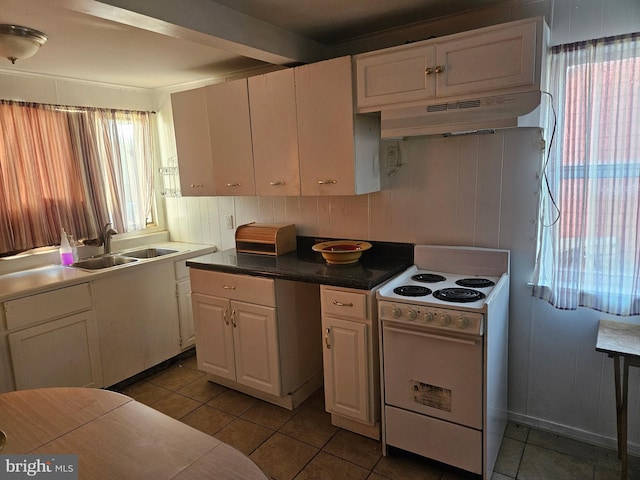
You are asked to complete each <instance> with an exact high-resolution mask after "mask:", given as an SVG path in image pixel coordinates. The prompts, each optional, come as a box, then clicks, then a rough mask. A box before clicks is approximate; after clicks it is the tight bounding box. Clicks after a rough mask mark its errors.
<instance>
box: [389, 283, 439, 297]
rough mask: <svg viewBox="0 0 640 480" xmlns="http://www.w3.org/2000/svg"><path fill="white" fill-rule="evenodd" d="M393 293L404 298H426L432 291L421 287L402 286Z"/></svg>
mask: <svg viewBox="0 0 640 480" xmlns="http://www.w3.org/2000/svg"><path fill="white" fill-rule="evenodd" d="M393 293H395V294H397V295H402V296H403V297H424V296H425V295H429V294H430V293H431V290H430V289H429V288H427V287H422V286H420V285H402V286H400V287H396V288H394V289H393Z"/></svg>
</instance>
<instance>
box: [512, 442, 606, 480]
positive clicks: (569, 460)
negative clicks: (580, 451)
mask: <svg viewBox="0 0 640 480" xmlns="http://www.w3.org/2000/svg"><path fill="white" fill-rule="evenodd" d="M593 475H594V465H593V464H591V463H589V462H585V461H583V460H582V459H578V458H576V457H572V456H571V455H567V454H565V453H560V452H556V451H555V450H549V449H547V448H543V447H539V446H537V445H531V444H527V445H526V446H525V448H524V453H523V454H522V463H521V465H520V469H519V470H518V476H517V478H518V480H586V479H589V478H593Z"/></svg>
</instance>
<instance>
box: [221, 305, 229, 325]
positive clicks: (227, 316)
mask: <svg viewBox="0 0 640 480" xmlns="http://www.w3.org/2000/svg"><path fill="white" fill-rule="evenodd" d="M222 315H223V318H224V323H226V324H227V326H229V309H228V308H225V309H224V313H223V314H222Z"/></svg>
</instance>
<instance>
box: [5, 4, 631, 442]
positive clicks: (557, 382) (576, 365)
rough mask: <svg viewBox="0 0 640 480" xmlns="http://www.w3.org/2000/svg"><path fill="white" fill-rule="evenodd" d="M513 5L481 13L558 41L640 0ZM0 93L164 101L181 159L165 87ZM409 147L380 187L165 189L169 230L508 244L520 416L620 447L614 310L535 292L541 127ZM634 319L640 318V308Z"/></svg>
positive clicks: (120, 104) (147, 106)
mask: <svg viewBox="0 0 640 480" xmlns="http://www.w3.org/2000/svg"><path fill="white" fill-rule="evenodd" d="M513 3H514V7H513V8H512V9H510V10H509V11H508V12H507V13H506V15H507V16H509V18H507V19H504V18H502V17H501V16H500V15H497V14H496V12H495V11H493V10H488V11H487V14H486V15H485V16H482V15H480V16H478V19H477V20H476V21H482V22H485V23H499V22H501V21H506V20H511V19H515V18H522V16H526V14H527V13H532V14H536V15H537V14H539V12H541V11H542V12H547V11H548V12H551V13H549V18H551V19H552V22H550V23H552V24H551V27H552V43H563V42H572V41H577V40H581V39H585V38H595V37H599V36H602V35H612V34H616V33H626V32H629V31H633V30H635V31H640V2H638V1H637V0H615V1H612V0H555V1H551V2H550V3H549V2H546V1H544V0H531V1H529V2H516V1H514V2H513ZM518 3H522V4H524V6H523V5H517V4H518ZM503 16H504V15H503ZM466 21H470V20H469V17H467V19H466ZM0 98H8V99H16V100H24V101H35V102H45V103H61V104H71V105H94V106H104V107H112V108H135V109H143V110H155V111H157V112H158V124H159V139H160V143H161V149H162V155H161V162H162V164H165V165H166V164H167V163H168V162H169V161H170V160H171V159H172V158H174V157H175V142H174V140H173V134H172V120H171V113H170V104H169V99H168V93H167V92H149V91H144V90H140V89H131V88H125V87H122V88H120V87H112V86H105V85H99V84H92V83H87V82H75V81H68V80H64V79H51V78H44V77H36V76H12V75H8V74H6V71H4V72H0ZM383 147H384V145H383ZM400 148H401V159H402V162H403V164H404V165H403V166H402V167H401V168H400V169H399V171H398V172H397V173H395V174H393V175H390V176H384V177H383V190H382V191H381V192H378V193H374V194H369V195H362V196H358V197H335V198H320V197H299V198H298V197H274V198H271V197H235V198H224V197H212V198H166V199H165V201H164V204H165V207H166V213H167V225H168V228H169V230H170V232H171V236H172V239H173V240H180V241H191V242H198V243H210V244H215V245H218V246H219V247H222V248H229V247H232V246H233V229H226V228H225V216H226V215H233V216H234V219H235V220H236V224H237V223H245V222H249V221H260V222H271V221H273V222H291V223H295V224H297V225H298V231H299V233H300V234H302V235H319V236H331V237H347V238H360V239H374V240H389V241H409V242H416V243H437V244H456V245H463V244H466V245H478V246H487V247H498V248H509V249H510V250H511V252H512V285H511V324H510V348H509V355H510V363H509V378H510V387H509V408H510V411H511V414H512V416H513V418H516V419H518V420H521V421H524V422H527V423H531V424H538V425H540V426H542V427H545V428H549V429H552V430H557V431H560V432H562V433H564V434H568V435H571V436H574V437H577V438H584V439H585V440H588V441H591V442H595V443H601V444H608V445H610V446H613V445H614V444H615V406H614V394H613V371H612V361H611V360H610V359H608V358H607V357H606V356H605V355H603V354H600V353H597V352H595V338H596V330H597V322H598V319H600V318H606V317H608V316H607V315H602V314H600V313H598V312H595V311H591V310H585V309H580V310H578V311H575V312H565V311H559V310H556V309H553V308H552V307H550V306H549V305H548V304H546V303H545V302H543V301H541V300H537V299H534V298H532V297H531V291H530V287H529V286H528V285H527V282H528V281H529V280H530V278H531V272H532V267H533V261H534V258H533V257H534V243H533V242H534V237H535V223H534V222H535V218H536V215H535V211H536V205H537V191H538V188H539V187H538V185H539V179H538V178H537V172H538V168H539V166H540V160H541V151H540V144H539V134H538V132H537V131H536V130H530V129H527V130H517V131H509V132H503V133H500V134H497V135H490V136H483V137H459V138H449V139H443V138H420V139H412V140H408V141H404V142H401V144H400ZM383 153H384V149H383ZM449 167H454V171H455V174H451V173H448V172H449ZM463 167H465V168H469V167H470V169H471V170H470V171H471V172H472V173H464V172H465V171H466V172H468V171H469V170H461V169H462V168H463ZM623 320H628V319H623ZM632 320H633V321H636V322H639V323H640V319H639V318H634V319H632ZM629 392H630V399H629V400H630V404H629V412H630V413H629V418H630V419H637V418H640V369H631V374H630V390H629ZM629 438H630V442H631V446H630V451H631V452H634V453H636V454H638V453H640V425H639V424H638V422H637V421H636V422H632V423H630V425H629Z"/></svg>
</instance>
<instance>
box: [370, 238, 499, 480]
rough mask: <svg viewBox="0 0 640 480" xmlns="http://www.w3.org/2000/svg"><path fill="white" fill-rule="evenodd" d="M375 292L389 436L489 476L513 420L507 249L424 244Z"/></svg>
mask: <svg viewBox="0 0 640 480" xmlns="http://www.w3.org/2000/svg"><path fill="white" fill-rule="evenodd" d="M414 261H415V265H414V266H412V267H410V268H409V269H408V270H406V271H404V272H403V273H401V274H399V275H397V276H396V277H394V278H393V279H391V280H390V281H388V282H387V283H386V284H384V285H383V286H382V287H380V288H379V289H378V291H377V293H376V297H377V299H378V320H379V326H380V332H381V333H380V355H381V382H382V407H383V408H382V411H383V413H382V443H383V452H384V453H385V454H386V453H387V451H388V447H397V448H400V449H403V450H407V451H410V452H413V453H417V454H419V455H422V456H424V457H427V458H431V459H434V460H437V461H439V462H443V463H446V464H449V465H453V466H455V467H458V468H461V469H464V470H467V471H470V472H473V473H476V474H478V475H482V476H483V478H487V479H489V478H491V472H492V470H493V465H494V463H495V458H496V456H497V454H498V450H499V448H500V442H501V439H502V434H503V432H504V427H505V426H506V413H507V411H506V408H507V407H506V354H507V353H506V352H507V333H508V298H509V293H508V290H509V252H508V251H505V250H495V249H483V248H473V247H446V246H430V245H418V246H416V247H415V251H414Z"/></svg>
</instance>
